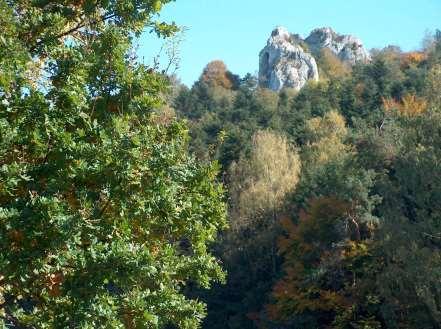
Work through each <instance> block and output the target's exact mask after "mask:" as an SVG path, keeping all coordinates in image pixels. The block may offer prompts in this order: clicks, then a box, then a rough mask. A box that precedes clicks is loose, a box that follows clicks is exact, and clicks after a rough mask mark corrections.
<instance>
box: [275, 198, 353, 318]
mask: <svg viewBox="0 0 441 329" xmlns="http://www.w3.org/2000/svg"><path fill="white" fill-rule="evenodd" d="M349 210H350V204H348V203H347V202H345V201H342V200H339V199H337V198H334V197H322V198H318V199H314V200H311V201H310V202H309V207H308V209H307V211H303V210H302V211H300V213H299V222H298V223H297V225H296V224H294V223H293V221H292V220H290V219H289V218H283V219H282V220H281V225H282V227H283V228H284V230H285V233H286V234H285V236H284V237H283V238H281V239H280V240H279V250H280V252H281V253H282V254H284V256H285V264H284V271H285V276H284V277H283V278H282V279H281V280H280V281H278V282H277V283H276V284H275V286H274V288H273V297H274V298H275V300H276V302H275V303H274V304H271V305H268V306H267V312H268V315H269V316H270V318H271V319H273V320H284V319H286V318H287V317H289V316H290V315H291V314H293V313H297V314H298V313H303V312H305V311H324V312H327V311H331V310H335V309H337V308H341V307H347V306H348V305H350V302H349V301H348V300H347V298H346V297H345V294H344V291H340V290H333V289H332V288H330V287H329V286H328V287H327V286H321V285H320V284H319V282H314V279H312V280H311V279H308V276H310V275H311V273H314V272H317V273H318V272H320V269H321V268H322V267H323V263H326V262H327V261H329V260H330V259H333V260H335V261H339V260H341V259H342V258H343V256H344V253H342V251H341V248H337V247H334V244H335V243H337V242H338V241H339V240H340V239H341V238H340V237H339V234H338V231H337V229H336V228H337V226H338V224H339V223H341V221H343V220H344V219H345V218H346V217H347V214H348V212H349ZM342 255H343V256H342ZM317 275H320V274H317ZM305 280H307V281H308V282H307V283H306V282H305ZM319 281H320V280H319Z"/></svg>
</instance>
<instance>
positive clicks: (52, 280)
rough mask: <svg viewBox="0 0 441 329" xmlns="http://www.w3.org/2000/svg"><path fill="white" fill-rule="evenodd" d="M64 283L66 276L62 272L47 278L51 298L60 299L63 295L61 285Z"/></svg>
mask: <svg viewBox="0 0 441 329" xmlns="http://www.w3.org/2000/svg"><path fill="white" fill-rule="evenodd" d="M63 281H64V274H63V273H62V272H56V273H52V274H51V275H49V277H48V278H47V286H48V288H49V296H51V297H58V296H60V295H61V290H60V288H61V284H62V283H63Z"/></svg>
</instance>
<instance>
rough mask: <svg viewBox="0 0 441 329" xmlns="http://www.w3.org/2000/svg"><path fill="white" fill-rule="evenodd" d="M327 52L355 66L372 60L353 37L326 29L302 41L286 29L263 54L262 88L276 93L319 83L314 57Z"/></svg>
mask: <svg viewBox="0 0 441 329" xmlns="http://www.w3.org/2000/svg"><path fill="white" fill-rule="evenodd" d="M302 44H303V45H306V48H308V51H310V52H311V53H309V52H308V51H306V50H305V49H304V47H302ZM324 48H328V49H329V50H331V51H332V52H333V53H334V54H335V55H336V56H338V57H339V58H340V59H341V60H342V61H344V62H346V63H348V64H351V65H354V64H355V63H357V62H360V61H361V62H367V61H369V60H370V55H369V52H368V51H366V49H365V48H364V47H363V44H362V42H361V41H360V39H358V38H356V37H354V36H352V35H339V34H337V33H335V32H334V31H333V30H332V29H331V28H328V27H325V28H320V29H315V30H313V31H312V32H311V34H310V35H309V36H308V37H307V38H306V39H305V40H302V38H300V37H299V36H298V35H295V34H291V33H289V32H288V30H286V29H285V28H284V27H277V28H276V29H274V30H273V31H272V33H271V36H270V38H269V39H268V42H267V44H266V46H265V48H263V49H262V51H261V52H260V54H259V85H260V86H261V87H263V88H269V89H272V90H274V91H279V90H281V89H282V88H285V87H289V88H294V89H296V90H300V89H301V88H302V87H303V86H304V85H305V84H306V82H307V81H308V80H313V81H318V79H319V74H318V68H317V63H316V60H315V58H314V56H313V55H312V54H319V53H320V50H321V49H324Z"/></svg>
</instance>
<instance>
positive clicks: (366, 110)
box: [0, 0, 441, 329]
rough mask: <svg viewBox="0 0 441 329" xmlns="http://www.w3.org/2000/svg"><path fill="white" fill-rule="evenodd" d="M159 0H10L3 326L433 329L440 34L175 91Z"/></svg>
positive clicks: (290, 49) (301, 44)
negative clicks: (166, 63)
mask: <svg viewBox="0 0 441 329" xmlns="http://www.w3.org/2000/svg"><path fill="white" fill-rule="evenodd" d="M170 2H173V1H172V0H118V1H111V0H97V1H95V0H74V1H61V0H60V1H58V0H57V1H51V0H17V1H12V0H0V328H1V329H58V328H59V329H65V328H69V329H77V328H80V329H92V328H94V329H95V328H106V329H107V328H112V329H113V328H126V329H135V328H136V329H138V328H139V329H141V328H154V329H162V328H164V329H174V328H179V329H196V328H204V329H297V328H304V329H318V328H320V329H321V328H323V329H328V328H334V329H380V328H391V329H408V328H410V329H440V328H441V31H437V32H436V33H435V34H434V35H431V36H430V37H427V38H425V40H424V43H423V44H424V46H423V47H422V49H420V50H419V51H414V52H403V51H401V50H400V49H399V48H398V47H394V46H389V47H386V48H384V49H382V50H373V51H371V52H368V51H367V50H366V49H365V48H364V47H363V45H362V44H361V41H359V40H358V39H356V38H355V37H352V36H351V35H339V34H337V33H335V32H334V31H333V30H331V29H330V28H321V29H316V30H313V31H312V32H311V34H310V36H309V37H307V38H306V39H302V38H300V37H299V36H298V35H293V34H290V33H289V32H288V31H286V30H284V29H282V28H277V29H276V30H275V31H276V32H273V33H272V35H271V38H270V39H269V42H268V44H267V46H266V47H265V48H264V50H265V51H263V52H261V54H260V58H259V60H260V62H261V63H260V64H261V66H262V67H263V68H265V70H262V72H261V74H260V77H259V76H255V75H253V74H247V75H245V76H239V75H237V74H235V73H234V72H230V71H229V70H228V68H227V67H226V65H225V64H224V63H223V62H222V61H220V60H215V61H213V62H211V63H208V64H207V66H206V67H205V68H204V69H203V71H202V73H201V75H200V78H199V80H198V81H197V82H195V83H194V85H192V86H191V87H187V86H185V85H183V84H181V83H179V79H177V78H176V77H175V76H174V75H172V74H169V73H168V72H167V70H161V69H160V68H159V67H160V66H158V65H157V63H156V62H155V64H154V65H147V64H145V63H144V62H143V61H142V60H140V58H138V56H137V53H136V43H137V40H139V37H140V36H141V35H146V34H148V35H149V36H151V34H152V35H153V36H155V35H156V36H157V37H158V38H160V39H164V40H170V38H173V36H175V35H176V33H178V31H179V30H180V28H179V27H178V26H177V25H176V24H175V23H167V22H164V21H162V20H161V19H160V16H159V14H160V12H161V10H162V8H163V6H164V5H166V4H168V3H170ZM329 40H331V41H330V42H331V43H328V41H329ZM328 44H330V45H331V46H332V47H331V46H329V45H328ZM325 46H326V47H325ZM328 46H329V47H328ZM280 49H282V50H283V51H281V50H280ZM233 50H234V49H231V51H233ZM271 54H272V55H274V54H277V56H273V57H274V58H272V57H271V56H272V55H271ZM287 54H288V55H290V56H291V59H293V58H294V59H296V60H298V59H301V61H298V62H291V63H287V61H286V58H285V57H286V56H287ZM279 55H280V56H279ZM282 55H283V56H285V57H283V56H282ZM294 55H295V56H294ZM159 57H160V56H159ZM159 57H158V58H159ZM257 59H258V54H256V61H257ZM274 68H276V69H277V70H278V71H277V72H276V73H277V74H273V75H272V73H273V72H271V70H274ZM296 70H298V71H296ZM299 72H300V73H303V76H302V80H301V81H300V82H301V83H294V82H296V81H292V77H293V76H295V75H296V74H297V73H299ZM262 77H264V78H267V80H268V81H262ZM259 78H260V79H259ZM282 82H283V83H282ZM297 82H299V81H297ZM288 85H290V86H291V87H295V88H287V87H286V86H288ZM265 86H266V87H268V88H264V87H265ZM269 88H271V89H269Z"/></svg>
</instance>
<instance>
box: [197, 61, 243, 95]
mask: <svg viewBox="0 0 441 329" xmlns="http://www.w3.org/2000/svg"><path fill="white" fill-rule="evenodd" d="M237 79H238V78H237V76H235V75H233V74H232V73H231V72H230V71H228V69H227V66H226V65H225V63H224V62H222V61H220V60H215V61H212V62H210V63H208V64H207V66H205V68H204V70H203V72H202V75H201V77H200V80H201V81H204V82H205V83H208V84H209V85H214V86H220V87H223V88H225V89H233V88H236V87H237V83H238V81H237Z"/></svg>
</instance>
